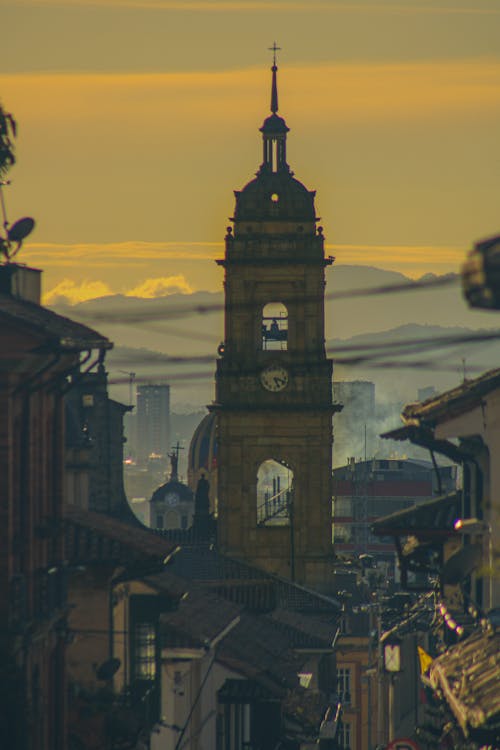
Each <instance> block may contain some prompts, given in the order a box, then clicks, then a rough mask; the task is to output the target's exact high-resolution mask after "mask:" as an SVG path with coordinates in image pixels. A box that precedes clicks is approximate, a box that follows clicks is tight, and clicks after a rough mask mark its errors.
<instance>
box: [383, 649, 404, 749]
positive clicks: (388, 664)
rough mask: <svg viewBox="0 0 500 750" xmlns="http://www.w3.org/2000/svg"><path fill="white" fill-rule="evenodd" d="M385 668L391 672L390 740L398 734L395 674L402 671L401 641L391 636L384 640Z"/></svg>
mask: <svg viewBox="0 0 500 750" xmlns="http://www.w3.org/2000/svg"><path fill="white" fill-rule="evenodd" d="M384 669H385V671H386V672H387V673H388V674H389V677H390V680H389V738H388V739H389V742H392V740H393V739H394V736H395V734H396V728H395V723H396V722H395V714H394V676H395V675H396V674H398V673H399V672H401V641H400V640H399V638H395V637H394V636H390V637H389V638H387V640H385V641H384Z"/></svg>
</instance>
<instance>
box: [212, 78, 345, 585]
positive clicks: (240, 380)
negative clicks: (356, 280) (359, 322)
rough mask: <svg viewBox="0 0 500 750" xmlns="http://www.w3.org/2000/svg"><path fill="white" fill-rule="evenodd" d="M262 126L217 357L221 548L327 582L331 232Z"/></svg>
mask: <svg viewBox="0 0 500 750" xmlns="http://www.w3.org/2000/svg"><path fill="white" fill-rule="evenodd" d="M276 74H277V67H276V65H275V64H274V65H273V68H272V76H273V77H272V93H271V112H272V114H271V115H270V116H269V117H268V118H267V119H266V120H265V121H264V124H263V126H262V128H261V132H262V136H263V151H264V158H263V163H262V165H261V167H260V169H259V171H258V173H257V177H256V178H255V179H254V180H252V181H251V182H249V183H248V184H247V185H246V186H245V187H244V188H243V190H241V191H236V192H235V196H236V206H235V213H234V219H233V222H234V229H233V227H228V230H227V235H226V251H225V257H224V259H223V260H220V261H217V262H218V263H219V265H221V266H222V267H223V268H224V270H225V282H224V284H225V336H224V346H223V348H222V350H221V353H220V358H219V359H218V361H217V373H216V402H215V405H214V406H213V407H212V408H213V410H214V411H215V412H216V414H217V443H218V488H217V489H218V500H219V508H218V518H219V520H218V524H219V529H218V541H219V545H220V549H221V551H223V552H224V553H226V554H228V555H231V556H233V557H237V558H240V559H245V560H248V561H252V562H254V563H255V564H257V565H260V566H262V567H263V568H265V569H267V570H269V571H270V572H274V573H279V574H280V575H284V576H286V577H288V578H291V579H292V580H296V581H299V582H302V583H308V584H310V585H313V586H321V585H324V583H325V581H326V579H327V577H328V571H329V567H330V561H331V557H332V552H333V550H332V544H331V532H330V529H331V503H330V498H331V484H330V483H331V453H332V414H333V412H334V411H335V408H334V406H333V404H332V394H331V378H332V363H331V361H330V360H329V359H327V357H326V353H325V342H324V287H325V266H326V265H329V264H331V263H332V258H326V257H325V254H324V237H323V230H322V228H321V227H317V226H316V225H317V221H318V218H317V216H316V211H315V208H314V195H315V193H314V192H311V191H309V190H307V189H306V188H305V187H304V185H302V183H300V182H299V181H298V180H296V179H295V178H294V177H293V173H292V172H291V170H290V168H289V166H288V164H287V161H286V136H287V132H288V127H287V125H286V123H285V121H284V120H283V118H282V117H280V116H279V115H278V114H277V112H278V95H277V81H276Z"/></svg>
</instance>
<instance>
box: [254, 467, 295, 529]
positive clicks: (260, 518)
mask: <svg viewBox="0 0 500 750" xmlns="http://www.w3.org/2000/svg"><path fill="white" fill-rule="evenodd" d="M292 500H293V471H292V470H291V468H290V467H289V466H288V465H287V464H286V463H285V462H284V461H276V460H275V459H274V458H269V459H267V460H266V461H263V462H262V463H261V465H260V466H259V469H258V471H257V524H258V525H259V526H286V525H288V524H289V523H290V511H291V503H292Z"/></svg>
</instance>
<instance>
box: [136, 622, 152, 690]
mask: <svg viewBox="0 0 500 750" xmlns="http://www.w3.org/2000/svg"><path fill="white" fill-rule="evenodd" d="M134 653H135V664H134V667H135V675H134V676H135V678H136V680H154V678H155V676H156V635H155V628H154V625H153V624H152V623H150V622H138V623H137V624H136V626H135V630H134Z"/></svg>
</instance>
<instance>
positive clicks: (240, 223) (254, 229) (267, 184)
mask: <svg viewBox="0 0 500 750" xmlns="http://www.w3.org/2000/svg"><path fill="white" fill-rule="evenodd" d="M271 71H272V86H271V114H270V115H269V117H267V118H266V119H265V120H264V123H263V125H262V127H261V128H260V132H261V133H262V141H263V162H262V164H261V166H260V168H259V171H258V172H257V176H256V177H255V179H253V180H251V181H250V182H249V183H248V184H247V185H245V187H244V188H243V189H242V190H239V191H235V193H234V194H235V197H236V207H235V211H234V217H233V220H234V222H235V235H239V234H240V233H243V234H244V233H259V234H261V233H262V232H264V233H270V234H282V233H284V234H289V233H295V232H305V233H308V234H311V233H312V234H314V233H315V232H316V221H317V218H316V211H315V208H314V196H315V194H316V193H315V191H310V190H308V189H307V188H306V187H305V186H304V185H303V184H302V183H301V182H299V181H298V180H296V179H295V178H294V176H293V172H291V171H290V167H289V166H288V164H287V161H286V135H287V133H288V131H289V128H288V126H287V124H286V122H285V120H284V119H283V117H281V116H280V115H278V85H277V72H278V67H277V65H276V57H275V58H274V61H273V66H272V68H271Z"/></svg>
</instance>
